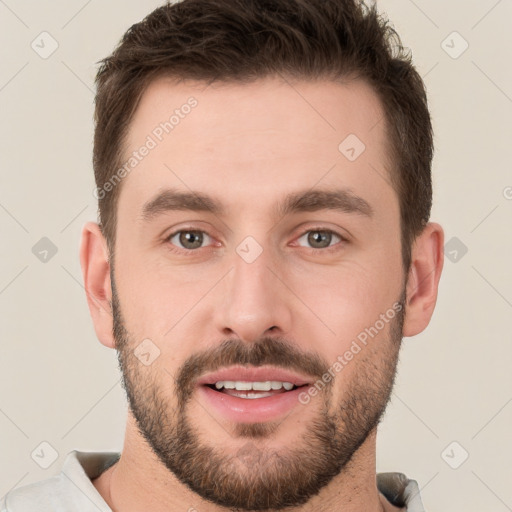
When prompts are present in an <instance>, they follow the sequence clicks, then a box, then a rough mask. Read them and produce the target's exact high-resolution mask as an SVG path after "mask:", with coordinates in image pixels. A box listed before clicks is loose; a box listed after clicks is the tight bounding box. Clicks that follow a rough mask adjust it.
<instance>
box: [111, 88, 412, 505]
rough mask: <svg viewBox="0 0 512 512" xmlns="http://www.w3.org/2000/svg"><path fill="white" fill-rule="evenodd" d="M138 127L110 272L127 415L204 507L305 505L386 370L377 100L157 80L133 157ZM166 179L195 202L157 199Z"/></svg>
mask: <svg viewBox="0 0 512 512" xmlns="http://www.w3.org/2000/svg"><path fill="white" fill-rule="evenodd" d="M191 96H193V97H194V98H195V100H196V101H197V104H196V105H195V106H194V107H193V108H183V109H181V110H180V112H179V113H178V117H179V121H178V122H177V123H176V124H175V126H174V128H172V130H170V129H169V127H167V128H168V130H169V133H165V131H163V132H162V128H161V125H160V123H163V122H166V121H168V120H169V117H170V116H171V115H172V114H173V113H174V111H175V110H176V109H180V108H181V107H182V106H183V105H185V104H187V100H188V99H189V98H190V97H191ZM187 112H188V113H187ZM159 126H160V130H158V127H159ZM156 134H158V135H156ZM148 136H149V137H150V139H152V140H153V142H155V144H152V143H150V144H149V146H152V147H151V148H150V150H149V151H147V152H146V151H143V152H144V153H147V154H146V156H144V157H143V158H140V161H138V163H137V165H136V166H134V168H133V170H131V171H130V173H129V175H128V176H127V177H126V178H124V181H123V183H122V192H121V194H120V198H119V204H118V222H117V239H116V248H115V260H114V263H115V273H114V274H113V275H112V284H113V299H112V305H113V313H114V332H115V338H116V343H117V348H118V350H119V361H120V365H121V369H122V372H123V377H124V385H125V387H126V390H127V394H128V398H129V402H130V407H131V410H132V413H133V415H134V417H135V419H136V421H137V426H138V428H139V430H140V433H141V434H142V436H143V437H144V438H145V439H146V441H147V442H148V444H149V445H150V446H151V447H152V449H153V450H154V451H155V453H156V454H157V455H158V457H159V458H160V460H161V462H162V463H163V464H164V465H165V466H166V467H167V468H168V469H169V470H171V471H172V472H173V473H174V474H175V475H176V476H177V477H178V478H179V479H180V480H181V481H182V482H184V483H185V484H186V485H188V486H189V487H190V488H191V489H192V490H193V491H195V492H197V493H198V494H199V495H201V496H202V497H204V498H205V499H209V500H211V501H213V502H215V503H217V504H219V505H222V506H226V507H238V508H240V509H245V510H266V509H276V508H282V507H284V506H293V505H299V504H301V503H305V502H306V501H308V500H309V499H310V498H311V497H312V496H314V495H315V494H317V493H318V491H319V490H320V489H321V488H322V487H323V486H324V485H326V484H327V483H329V482H330V481H331V480H332V479H333V478H335V477H336V476H337V475H338V474H339V473H340V472H341V471H342V470H343V468H344V467H345V465H346V464H347V463H348V462H349V460H350V458H351V457H352V456H353V454H354V453H355V452H356V451H357V450H358V448H359V447H360V446H361V445H362V443H364V441H365V440H366V439H367V438H368V436H369V435H370V434H371V433H373V432H374V431H375V427H376V425H377V423H378V421H379V419H380V418H381V416H382V413H383V412H384V409H385V407H386V405H387V402H388V399H389V396H390V393H391V388H392V384H393V379H394V375H395V368H396V363H397V358H398V351H399V347H400V340H401V335H402V322H403V310H401V309H400V308H401V305H399V306H397V303H400V302H402V301H403V300H404V289H405V281H404V273H403V268H402V258H401V249H400V224H399V205H398V198H397V196H396V193H395V192H394V190H393V189H392V188H391V186H390V184H389V181H390V180H389V164H388V158H387V151H386V141H385V132H384V122H383V111H382V108H381V106H380V104H379V102H378V100H377V97H376V96H375V94H374V93H373V92H372V90H371V89H370V88H369V87H368V86H366V85H365V84H363V83H361V82H353V83H351V84H349V85H347V84H344V85H341V84H334V83H332V82H316V83H313V82H301V83H295V84H293V87H291V86H290V85H289V84H286V83H284V82H278V81H277V80H270V79H268V80H262V81H258V82H254V83H253V84H249V85H247V84H246V85H226V84H223V85H222V86H220V85H211V86H209V87H207V88H205V85H204V84H200V83H191V82H189V83H181V84H175V83H173V82H171V81H170V80H165V79H159V80H157V81H155V82H154V83H152V84H151V86H150V87H149V89H148V90H147V91H146V92H145V94H144V95H143V97H142V101H141V103H140V104H139V106H138V109H137V111H136V113H135V116H134V119H133V121H132V123H131V127H130V130H129V134H128V137H127V141H126V157H127V159H128V157H129V156H130V155H131V153H132V152H133V151H135V150H138V149H139V148H140V147H141V146H143V145H145V144H148V140H149V139H148ZM347 137H348V139H347ZM355 137H357V138H355ZM159 139H161V140H159ZM362 144H364V146H363V145H362ZM363 149H364V150H363ZM362 150H363V151H362ZM361 151H362V152H361ZM139 156H140V155H139ZM171 189H172V191H173V192H174V193H183V194H191V196H192V198H194V197H195V198H196V201H195V203H196V205H195V206H198V205H201V207H200V208H194V209H185V208H184V207H183V204H181V206H180V207H179V208H178V209H176V208H168V207H170V206H172V205H174V206H175V207H176V206H177V204H178V201H177V199H176V197H171V196H170V195H169V194H168V195H167V196H165V195H164V196H163V197H160V198H159V199H157V200H155V199H156V198H157V196H159V195H161V194H162V193H164V192H165V191H169V190H171ZM321 192H338V193H339V195H338V196H337V199H336V198H332V197H331V198H329V197H327V196H326V195H322V194H321ZM304 194H309V196H308V197H304V198H302V199H301V200H299V201H287V199H289V197H290V196H291V195H304ZM206 196H208V197H209V198H211V199H212V200H213V201H214V202H215V203H218V206H219V207H221V208H218V209H217V210H215V211H208V210H207V209H206V208H205V205H208V204H209V202H208V201H207V200H206ZM189 199H190V198H189ZM189 203H190V201H189ZM189 206H191V205H190V204H189ZM285 206H288V208H284V207H285ZM334 206H337V207H336V208H335V207H334ZM114 278H115V281H114ZM143 340H146V341H144V343H143V344H142V345H141V343H142V342H143ZM148 340H150V341H148ZM141 352H144V353H146V354H147V355H146V356H142V357H141V355H140V353H141ZM148 354H149V355H148ZM137 355H138V356H139V357H140V359H142V361H141V360H140V359H139V357H136V356H137ZM156 356H158V357H156ZM155 357H156V358H155ZM149 362H150V364H148V363H149ZM329 375H330V377H329ZM248 383H249V384H248ZM251 383H252V384H251ZM291 385H293V387H292V389H290V390H289V389H288V388H289V387H290V386H291ZM233 386H236V388H235V389H232V388H233ZM269 386H270V388H271V389H268V387H269ZM247 388H251V389H247ZM274 388H275V389H274Z"/></svg>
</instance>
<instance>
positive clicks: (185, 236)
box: [167, 229, 211, 250]
mask: <svg viewBox="0 0 512 512" xmlns="http://www.w3.org/2000/svg"><path fill="white" fill-rule="evenodd" d="M167 240H168V241H169V242H171V244H173V245H176V246H177V247H178V249H182V250H194V249H200V248H201V247H202V246H203V242H204V241H205V240H206V241H210V242H211V238H210V235H208V234H207V233H206V232H204V231H200V230H198V229H182V230H180V231H176V232H174V233H171V234H170V235H169V236H168V237H167Z"/></svg>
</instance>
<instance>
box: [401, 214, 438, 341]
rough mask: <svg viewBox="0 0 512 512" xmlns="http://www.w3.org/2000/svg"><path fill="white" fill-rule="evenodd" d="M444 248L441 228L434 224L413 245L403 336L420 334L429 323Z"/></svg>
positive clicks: (434, 303)
mask: <svg viewBox="0 0 512 512" xmlns="http://www.w3.org/2000/svg"><path fill="white" fill-rule="evenodd" d="M443 246H444V232H443V228H442V227H441V226H440V225H439V224H436V223H434V222H430V223H428V224H427V225H426V226H425V229H424V230H423V232H422V233H421V234H420V235H418V237H417V238H416V240H415V242H414V244H413V247H412V255H411V268H410V270H409V275H408V279H407V288H406V293H407V295H406V297H407V300H406V306H405V309H406V312H405V320H404V327H403V335H404V336H415V335H416V334H419V333H420V332H422V331H423V330H424V329H425V328H426V327H427V325H428V324H429V322H430V319H431V317H432V314H433V312H434V308H435V305H436V301H437V292H438V287H439V279H440V278H441V272H442V270H443V263H444V254H443Z"/></svg>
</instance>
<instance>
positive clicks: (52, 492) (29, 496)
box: [0, 450, 425, 512]
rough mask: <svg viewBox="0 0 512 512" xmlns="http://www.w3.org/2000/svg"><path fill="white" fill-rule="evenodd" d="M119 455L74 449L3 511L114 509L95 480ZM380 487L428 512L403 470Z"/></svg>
mask: <svg viewBox="0 0 512 512" xmlns="http://www.w3.org/2000/svg"><path fill="white" fill-rule="evenodd" d="M119 456H120V454H119V452H80V451H77V450H73V451H72V452H70V453H68V455H67V457H66V459H65V461H64V464H63V466H62V470H61V472H60V473H59V474H58V475H55V476H53V477H50V478H47V479H46V480H41V481H40V482H35V483H32V484H28V485H24V486H22V487H17V488H15V489H13V490H11V491H9V492H8V493H7V494H6V495H5V496H4V497H3V498H2V500H1V501H0V512H36V511H37V512H72V511H75V510H76V511H77V512H78V511H80V512H112V510H111V508H110V507H109V506H108V505H107V503H106V502H105V500H104V499H103V498H102V496H101V494H100V493H99V492H98V491H97V490H96V488H95V487H94V485H93V484H92V482H91V480H92V479H94V478H96V477H98V476H99V475H100V474H101V473H103V471H105V470H106V469H107V468H109V467H110V466H111V465H112V464H114V463H115V462H117V460H118V459H119ZM377 487H378V489H379V491H380V492H381V493H382V494H383V495H384V496H385V497H386V498H387V499H388V500H389V501H390V503H392V504H393V505H396V506H398V507H406V510H407V512H425V509H424V508H423V504H422V502H421V498H420V493H419V489H418V484H417V482H416V481H415V480H409V479H408V478H407V477H406V476H405V475H404V474H403V473H377Z"/></svg>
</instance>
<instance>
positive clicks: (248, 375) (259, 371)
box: [197, 366, 314, 386]
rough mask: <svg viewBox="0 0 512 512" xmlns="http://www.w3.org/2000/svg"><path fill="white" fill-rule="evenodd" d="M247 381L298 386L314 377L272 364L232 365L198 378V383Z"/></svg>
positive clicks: (307, 382)
mask: <svg viewBox="0 0 512 512" xmlns="http://www.w3.org/2000/svg"><path fill="white" fill-rule="evenodd" d="M226 380H227V381H245V382H266V381H269V380H270V381H278V382H291V383H292V384H295V385H296V386H303V385H304V384H309V383H310V382H312V381H313V380H314V379H312V378H311V377H310V378H308V377H304V376H302V375H300V374H298V373H296V372H293V371H291V370H286V369H284V368H276V367H272V366H258V367H256V366H231V367H227V368H222V369H221V370H218V371H216V372H211V373H207V374H205V375H203V376H202V377H201V378H200V379H198V381H197V383H198V385H207V384H215V383H216V382H219V381H226Z"/></svg>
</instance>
